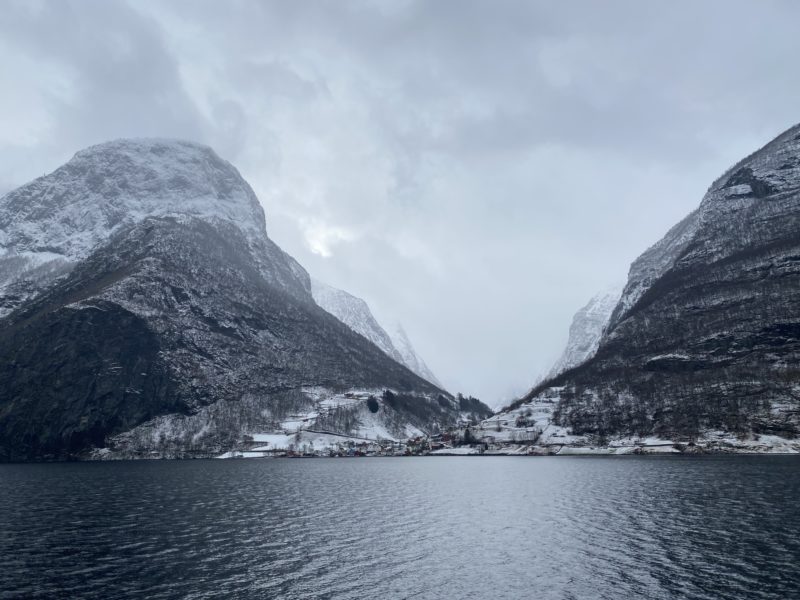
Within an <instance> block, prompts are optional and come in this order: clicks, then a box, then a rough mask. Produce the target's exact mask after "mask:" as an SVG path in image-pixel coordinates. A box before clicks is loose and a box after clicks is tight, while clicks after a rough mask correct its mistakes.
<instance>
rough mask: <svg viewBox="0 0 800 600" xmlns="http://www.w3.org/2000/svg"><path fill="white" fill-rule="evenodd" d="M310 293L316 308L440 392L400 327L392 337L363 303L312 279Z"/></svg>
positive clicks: (436, 381)
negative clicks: (316, 305)
mask: <svg viewBox="0 0 800 600" xmlns="http://www.w3.org/2000/svg"><path fill="white" fill-rule="evenodd" d="M311 292H312V294H313V296H314V301H315V302H316V303H317V304H318V305H319V306H320V307H322V308H323V309H325V310H326V311H328V312H329V313H330V314H332V315H333V316H334V317H336V318H337V319H339V320H340V321H341V322H342V323H344V324H345V325H347V326H348V327H350V329H352V330H353V331H355V332H356V333H359V334H361V335H363V336H364V337H365V338H367V339H368V340H369V341H370V342H372V343H373V344H375V345H376V346H377V347H378V348H380V349H381V350H383V351H384V352H385V353H386V354H387V355H388V356H389V357H391V358H392V359H394V360H396V361H397V362H399V363H401V364H403V365H405V366H406V367H408V368H409V369H411V370H412V371H413V372H414V373H416V374H417V375H419V376H420V377H422V378H423V379H425V380H427V381H429V382H431V383H433V384H434V385H436V386H437V387H439V388H441V389H444V388H443V387H442V384H441V383H439V380H438V379H436V376H435V375H434V374H433V372H432V371H431V370H430V369H429V368H428V366H427V365H426V364H425V361H423V360H422V359H421V358H420V357H419V355H418V354H417V352H416V350H414V347H413V345H412V344H411V341H410V340H409V339H408V336H407V335H406V332H405V331H404V330H403V328H402V326H400V325H399V324H398V325H397V326H396V328H395V330H394V335H390V334H389V333H387V331H386V330H385V329H384V328H383V327H381V325H380V324H379V323H378V321H377V320H376V319H375V317H374V316H373V314H372V311H371V310H370V308H369V305H368V304H367V303H366V302H365V301H364V300H362V299H361V298H358V297H357V296H353V295H352V294H349V293H347V292H345V291H344V290H340V289H337V288H335V287H332V286H330V285H327V284H325V283H322V282H321V281H317V280H316V279H312V280H311Z"/></svg>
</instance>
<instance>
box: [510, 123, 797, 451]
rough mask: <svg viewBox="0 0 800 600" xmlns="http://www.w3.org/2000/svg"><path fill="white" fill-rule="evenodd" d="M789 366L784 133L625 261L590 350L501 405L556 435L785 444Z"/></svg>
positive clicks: (792, 428)
mask: <svg viewBox="0 0 800 600" xmlns="http://www.w3.org/2000/svg"><path fill="white" fill-rule="evenodd" d="M798 362H800V126H795V127H793V128H791V129H789V130H788V131H786V132H784V133H783V134H781V135H780V136H778V137H777V138H776V139H774V140H773V141H772V142H770V143H769V144H767V145H766V146H764V147H763V148H761V149H760V150H758V151H757V152H755V153H753V154H751V155H750V156H748V157H747V158H745V159H743V160H742V161H740V162H739V163H737V164H736V165H734V166H733V167H732V168H731V169H729V170H728V171H727V172H726V173H725V174H724V175H723V176H722V177H720V178H719V179H717V180H716V181H715V182H714V183H713V184H712V185H711V187H710V188H709V190H708V192H707V193H706V194H705V197H704V198H703V200H702V202H701V204H700V206H699V207H698V208H697V210H695V211H694V212H693V213H692V214H690V215H689V216H688V217H686V218H685V219H684V220H683V221H681V222H680V223H679V224H678V225H676V226H675V227H673V228H672V229H671V230H670V231H669V232H668V233H667V234H666V236H665V237H664V238H663V239H662V240H661V241H659V242H658V243H657V244H655V245H654V246H653V247H652V248H650V249H649V250H647V251H646V252H644V253H643V254H642V256H640V257H639V258H638V259H637V260H636V261H635V262H634V263H633V265H632V266H631V270H630V274H629V278H628V282H627V284H626V286H625V289H624V291H623V293H622V297H621V299H620V302H619V304H618V305H617V307H616V308H615V309H614V312H613V314H612V316H611V318H610V320H609V323H608V325H607V326H606V328H605V330H604V333H603V335H602V338H601V339H600V343H599V346H598V349H597V351H596V353H595V354H594V356H593V357H592V358H590V359H589V360H587V361H586V362H584V363H583V364H581V365H579V366H577V367H575V368H573V369H571V370H569V371H566V372H564V373H562V374H561V375H559V376H556V377H555V378H554V379H550V380H549V381H546V382H544V383H542V384H541V385H539V386H537V387H536V388H534V389H533V390H532V391H531V392H530V393H529V394H528V395H527V396H526V397H524V398H522V399H521V400H520V401H519V402H517V403H516V404H515V405H513V406H512V409H511V410H512V413H513V411H517V412H519V411H520V410H521V411H523V412H522V415H521V416H523V417H525V416H526V414H527V413H528V412H530V413H531V414H536V411H537V410H538V409H539V408H541V407H542V406H548V407H549V408H548V410H547V412H548V414H549V415H550V416H549V417H548V423H549V425H548V426H550V425H552V426H553V427H555V428H558V427H562V428H564V431H562V432H561V433H559V435H567V434H569V435H570V436H578V437H580V438H581V439H584V438H586V437H587V436H588V438H589V439H594V440H595V441H597V440H607V439H611V438H612V437H617V438H619V437H625V436H639V437H645V436H658V437H660V438H662V439H668V440H675V441H676V442H681V443H684V444H686V443H689V442H692V443H694V442H695V441H698V440H706V441H708V440H712V442H713V440H717V441H716V442H713V443H723V444H733V443H734V442H735V443H739V442H737V440H750V442H752V443H753V444H756V443H761V442H759V439H761V440H762V441H763V440H770V441H769V444H768V445H769V446H770V447H783V446H785V444H784V443H783V442H781V441H780V439H784V438H793V437H795V436H797V434H798V433H800V402H799V401H798V391H800V376H798V370H797V364H798ZM512 413H508V414H512ZM518 416H519V415H518ZM523 420H524V419H523ZM554 430H555V429H554ZM719 440H723V441H722V442H719ZM731 440H733V442H731ZM784 441H785V439H784ZM712 442H709V443H712ZM704 443H705V442H704ZM748 443H749V442H748Z"/></svg>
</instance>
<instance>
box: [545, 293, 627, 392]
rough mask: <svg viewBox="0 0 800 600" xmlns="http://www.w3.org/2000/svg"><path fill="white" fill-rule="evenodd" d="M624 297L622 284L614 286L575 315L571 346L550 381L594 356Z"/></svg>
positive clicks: (554, 366) (562, 354)
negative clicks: (622, 296) (622, 295)
mask: <svg viewBox="0 0 800 600" xmlns="http://www.w3.org/2000/svg"><path fill="white" fill-rule="evenodd" d="M620 294H622V285H621V284H620V285H614V286H611V287H609V288H608V289H606V290H604V291H602V292H600V293H599V294H597V295H595V296H594V297H593V298H592V299H591V300H589V302H588V303H587V304H586V305H585V306H584V307H583V308H581V309H580V310H579V311H578V312H576V313H575V316H574V317H573V318H572V324H571V325H570V328H569V339H568V340H567V345H566V347H565V348H564V352H562V353H561V356H560V357H559V358H558V360H557V361H556V362H555V364H554V365H553V367H552V369H550V372H549V373H548V378H552V377H555V376H556V375H559V374H560V373H563V372H564V371H566V370H567V369H571V368H572V367H576V366H578V365H579V364H581V363H583V362H585V361H586V360H588V359H589V358H591V357H592V356H594V353H595V352H597V347H598V346H599V345H600V338H602V337H603V330H605V328H606V325H608V321H609V320H610V319H611V314H612V313H613V312H614V309H615V308H616V306H617V304H618V303H619V298H620Z"/></svg>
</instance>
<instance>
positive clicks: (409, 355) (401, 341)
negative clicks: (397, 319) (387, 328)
mask: <svg viewBox="0 0 800 600" xmlns="http://www.w3.org/2000/svg"><path fill="white" fill-rule="evenodd" d="M390 335H391V338H392V344H394V347H395V348H396V349H397V352H398V353H399V354H400V357H401V359H402V360H401V362H402V363H403V364H404V365H406V366H407V367H408V368H409V369H411V370H412V371H414V373H416V374H417V375H419V376H420V377H422V378H423V379H425V380H427V381H430V382H431V383H433V384H435V385H436V386H438V387H440V388H441V387H442V384H441V383H440V382H439V380H438V379H437V378H436V375H434V374H433V371H431V370H430V368H429V367H428V365H426V364H425V361H424V360H422V357H420V355H419V354H417V351H416V350H415V349H414V345H413V344H412V343H411V340H410V339H409V338H408V334H406V330H405V329H403V326H402V325H401V324H400V323H395V326H394V329H393V330H392V333H391V334H390Z"/></svg>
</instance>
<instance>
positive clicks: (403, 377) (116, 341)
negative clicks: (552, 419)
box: [0, 140, 459, 460]
mask: <svg viewBox="0 0 800 600" xmlns="http://www.w3.org/2000/svg"><path fill="white" fill-rule="evenodd" d="M0 251H1V253H0V273H2V277H0V281H1V282H4V283H3V284H2V285H3V288H2V289H0V294H2V301H3V306H5V310H6V315H5V317H3V318H1V319H0V459H6V460H9V459H12V460H20V459H31V458H63V457H67V456H75V455H80V454H81V453H84V452H86V451H87V450H88V449H89V448H91V447H104V446H105V447H108V448H109V449H110V450H111V451H112V452H117V453H119V454H121V455H125V456H135V455H142V454H148V453H151V452H158V451H161V450H163V449H164V448H166V447H168V448H170V452H171V453H170V455H183V454H185V453H187V452H193V453H195V454H200V455H203V454H208V453H213V452H216V451H220V450H224V449H226V444H230V443H232V442H234V441H235V440H236V439H240V438H241V437H242V436H244V435H247V434H249V433H253V432H258V431H264V430H270V429H269V428H270V427H274V426H275V424H276V423H279V422H280V421H281V420H282V419H284V418H285V417H286V414H288V412H291V411H293V410H297V409H298V407H300V408H302V407H301V406H300V405H303V406H305V405H311V404H313V402H312V401H311V400H310V399H309V397H308V396H307V394H306V393H305V392H304V390H310V389H314V390H315V391H314V394H315V397H317V400H319V398H318V397H319V396H320V395H321V394H322V395H323V396H324V391H323V392H320V390H331V393H334V392H337V393H338V392H343V391H345V390H348V389H360V390H363V389H368V390H377V391H378V392H379V391H380V390H381V389H392V390H395V391H396V392H397V393H400V394H402V395H403V398H405V400H404V402H403V403H402V405H399V404H397V403H396V402H395V403H394V404H385V403H379V404H378V405H377V406H378V409H379V410H378V411H370V415H371V418H372V419H378V418H382V419H383V421H381V422H385V423H386V424H387V426H386V429H387V430H388V431H396V432H398V434H399V433H401V432H402V431H404V430H405V428H406V426H407V425H408V424H409V423H413V426H414V427H415V428H416V429H418V430H421V431H425V430H428V429H430V428H432V427H436V426H438V425H440V424H445V423H447V422H451V421H453V420H454V419H456V418H457V417H458V414H459V407H458V403H457V402H456V401H455V400H454V399H452V398H450V397H449V396H447V395H446V394H444V393H442V392H441V391H440V390H438V389H437V388H436V387H435V386H433V385H432V384H430V383H429V382H427V381H425V380H423V379H421V378H419V377H418V376H417V375H415V374H414V373H412V372H411V371H409V370H408V369H407V368H406V367H404V366H403V365H400V364H398V363H397V362H396V361H394V360H392V359H391V358H390V357H388V356H387V355H386V354H385V353H384V352H382V351H381V350H379V349H378V348H377V347H376V346H375V345H374V344H373V343H371V342H369V341H368V340H366V339H364V338H363V337H362V336H360V335H357V334H356V333H354V332H353V331H352V330H351V329H350V328H348V327H346V326H345V325H344V324H342V323H341V322H340V321H339V320H337V319H335V318H333V317H332V316H331V315H330V314H328V313H327V312H325V311H324V310H322V309H321V308H319V307H318V306H317V305H316V304H315V303H314V301H313V299H312V297H311V293H310V282H309V278H308V275H307V274H306V272H305V270H304V269H303V268H302V267H301V266H300V265H298V264H297V263H296V262H295V261H294V259H292V258H291V257H289V256H288V255H286V254H285V253H284V252H283V251H282V250H281V249H280V248H278V247H277V246H276V245H275V244H274V243H273V242H272V241H271V240H270V239H269V238H268V237H267V234H266V230H265V225H264V215H263V211H262V210H261V207H260V205H259V203H258V201H257V199H256V198H255V196H254V194H253V193H252V190H251V189H250V187H249V186H248V185H247V183H246V182H244V180H243V179H242V178H241V177H240V176H239V174H238V172H236V170H235V169H234V168H233V167H232V166H231V165H230V164H228V163H226V162H225V161H222V160H221V159H219V157H217V156H216V154H214V153H213V151H211V150H210V149H208V148H205V147H202V146H197V145H194V144H188V143H184V142H172V141H163V140H139V141H120V142H112V143H109V144H105V145H101V146H97V147H93V148H90V149H88V150H86V151H83V152H80V153H78V154H77V155H76V157H75V159H73V160H72V161H70V162H69V163H67V165H65V166H64V167H61V168H60V169H58V170H57V171H55V172H54V173H53V174H51V175H49V176H46V177H43V178H40V179H38V180H36V181H34V182H33V183H31V184H28V185H26V186H24V187H22V188H20V189H19V190H17V191H15V192H11V193H10V194H7V195H6V196H4V197H3V198H2V199H0ZM9 265H11V266H9ZM20 265H22V266H21V267H20ZM287 398H290V400H287ZM303 398H306V399H305V400H303ZM304 403H305V404H304ZM306 408H307V407H306ZM356 408H358V407H356ZM356 408H353V407H352V406H351V407H350V408H349V410H351V411H355V412H354V413H353V414H358V411H357V410H356ZM373 408H374V407H373ZM287 411H288V412H287ZM325 417H326V419H327V421H326V422H327V423H328V425H329V426H334V425H335V424H336V423H339V424H342V423H344V425H342V426H343V427H354V426H357V425H358V423H357V421H358V419H357V418H355V417H354V418H353V419H350V420H349V421H348V420H346V419H338V420H337V418H336V414H335V411H333V413H331V412H330V411H329V412H328V413H327V414H326V415H325ZM154 423H158V427H157V428H156V429H153V427H154V425H153V424H154ZM331 424H333V425H331ZM143 430H146V431H155V430H157V431H158V435H157V436H155V437H154V436H148V435H143V434H135V433H131V432H136V431H139V432H141V431H143Z"/></svg>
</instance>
